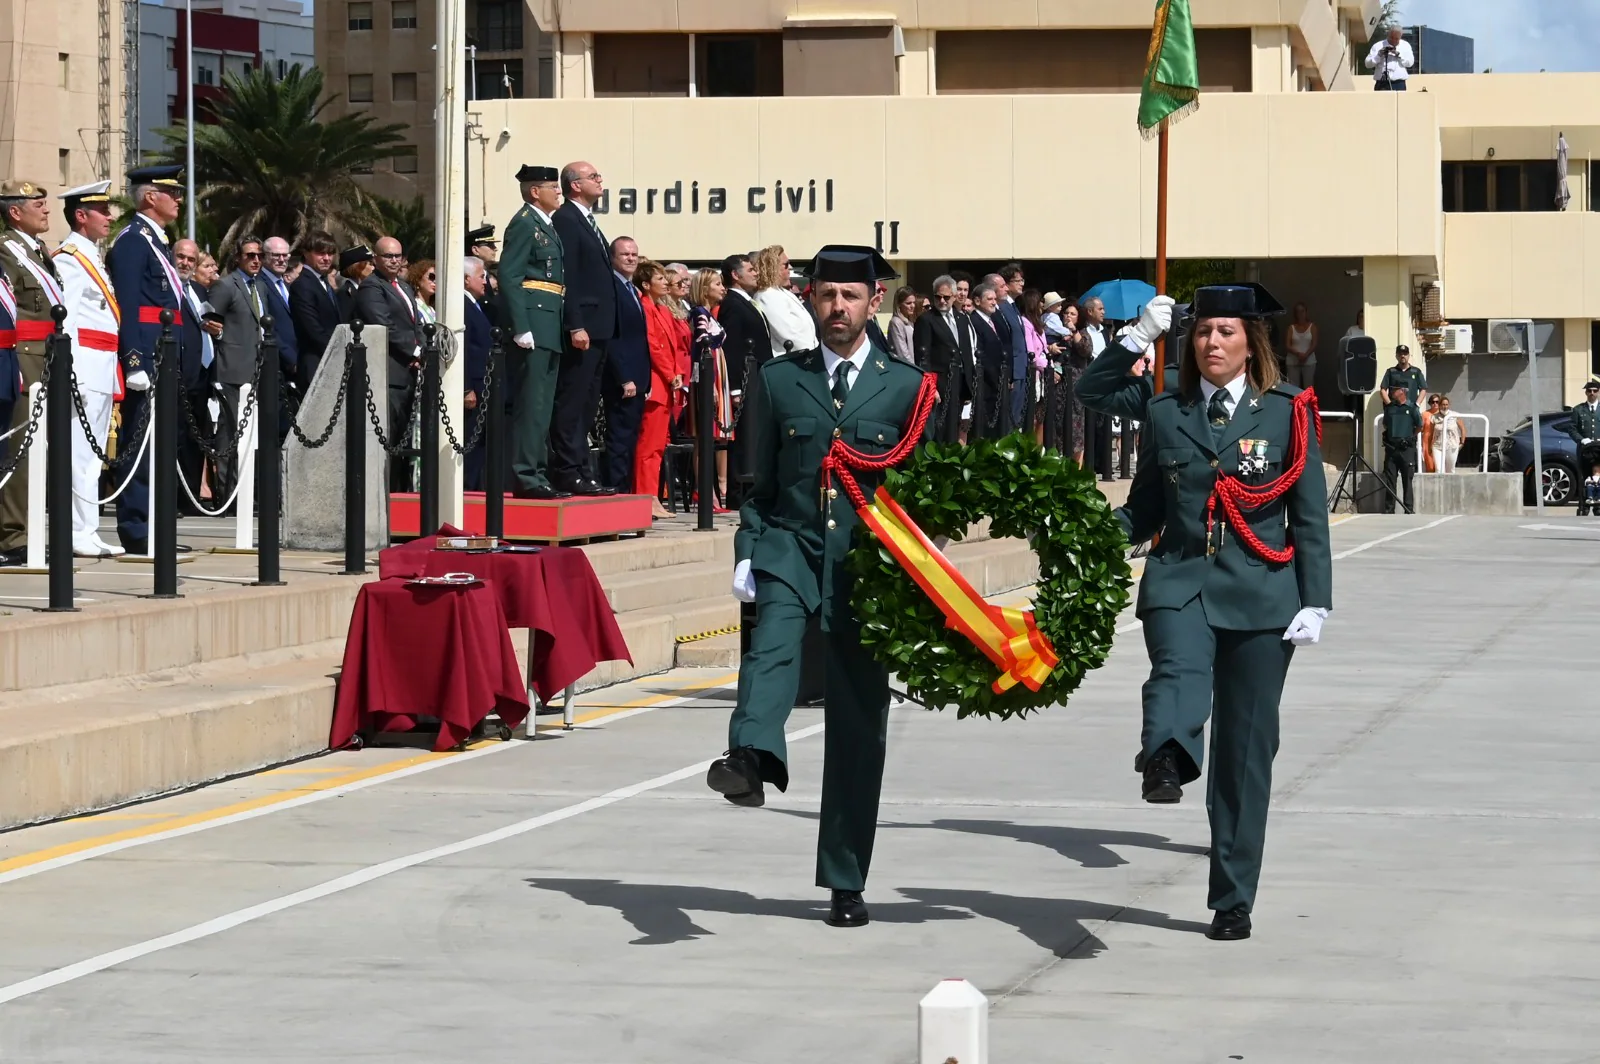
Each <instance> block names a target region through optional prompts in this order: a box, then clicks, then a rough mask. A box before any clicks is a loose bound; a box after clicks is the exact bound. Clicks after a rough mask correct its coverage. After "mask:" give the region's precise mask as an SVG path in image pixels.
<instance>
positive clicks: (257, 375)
mask: <svg viewBox="0 0 1600 1064" xmlns="http://www.w3.org/2000/svg"><path fill="white" fill-rule="evenodd" d="M260 391H261V353H260V351H257V352H256V368H255V372H254V373H252V374H251V376H250V396H249V398H247V399H246V400H245V403H244V409H243V410H241V411H240V412H239V423H238V424H237V425H236V426H234V430H233V442H232V443H231V444H229V445H228V447H227V448H226V449H225V450H218V449H216V448H215V446H214V443H211V444H208V443H207V442H206V435H205V433H204V432H203V431H202V430H201V428H200V422H199V421H198V420H197V419H196V418H195V416H194V408H193V407H192V406H190V405H189V389H187V388H179V389H178V398H179V400H180V402H179V405H180V406H181V407H182V408H183V416H184V419H185V420H186V421H188V423H189V435H190V436H191V437H193V439H194V442H195V445H196V446H198V447H199V448H200V450H202V451H203V452H205V455H206V457H207V458H210V459H211V460H212V461H213V462H221V461H223V460H224V459H228V458H234V457H237V456H238V454H239V441H240V440H242V439H244V431H245V428H246V427H247V426H248V425H249V424H250V419H251V418H253V417H254V416H255V410H256V399H257V398H258V393H259V392H260ZM211 439H212V440H213V441H215V440H216V435H215V434H213V435H212V437H211Z"/></svg>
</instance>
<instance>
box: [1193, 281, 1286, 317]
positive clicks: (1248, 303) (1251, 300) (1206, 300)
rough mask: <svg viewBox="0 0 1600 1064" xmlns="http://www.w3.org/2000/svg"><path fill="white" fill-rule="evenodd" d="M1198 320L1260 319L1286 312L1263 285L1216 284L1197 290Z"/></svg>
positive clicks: (1195, 313) (1194, 304)
mask: <svg viewBox="0 0 1600 1064" xmlns="http://www.w3.org/2000/svg"><path fill="white" fill-rule="evenodd" d="M1193 313H1194V316H1195V318H1196V319H1197V320H1198V319H1200V318H1244V319H1247V320H1259V319H1261V318H1271V317H1275V316H1277V315H1279V314H1282V313H1283V304H1282V303H1279V302H1278V301H1277V300H1276V299H1274V298H1273V296H1272V293H1271V292H1268V291H1267V290H1266V289H1265V288H1263V287H1262V286H1261V285H1259V284H1256V283H1254V282H1249V283H1246V284H1213V285H1206V286H1205V287H1203V288H1196V289H1195V290H1194V303H1193Z"/></svg>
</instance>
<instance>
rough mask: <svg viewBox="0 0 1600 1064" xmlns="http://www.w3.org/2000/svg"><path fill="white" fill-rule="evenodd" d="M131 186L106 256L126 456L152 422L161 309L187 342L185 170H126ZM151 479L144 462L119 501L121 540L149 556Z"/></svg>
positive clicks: (177, 334) (178, 337)
mask: <svg viewBox="0 0 1600 1064" xmlns="http://www.w3.org/2000/svg"><path fill="white" fill-rule="evenodd" d="M128 184H129V185H130V186H131V187H132V191H133V204H134V212H135V213H134V215H133V217H132V218H131V219H130V220H129V222H128V224H127V226H126V227H124V228H123V230H122V232H120V233H118V234H117V237H116V239H115V240H113V241H112V242H111V250H110V251H108V252H107V253H106V270H107V271H108V272H109V273H110V274H111V288H112V290H113V291H114V292H115V293H116V297H117V307H118V310H119V311H120V317H121V322H122V324H121V326H120V328H119V329H118V331H117V346H118V348H119V350H120V355H121V359H122V377H123V382H124V387H125V389H126V395H125V396H124V397H123V400H122V430H121V434H120V436H119V441H118V445H119V447H120V448H121V449H122V450H123V451H127V450H135V449H137V448H138V446H139V441H140V437H136V436H135V435H134V433H136V432H137V431H138V427H139V426H140V425H148V424H149V422H150V418H149V408H150V401H151V399H152V398H153V397H152V395H151V394H150V384H151V373H150V371H151V370H152V369H153V368H154V366H155V359H156V358H157V357H158V356H159V355H160V351H159V348H160V345H161V312H162V311H165V310H170V311H172V315H173V326H172V335H173V338H174V340H175V341H176V342H177V344H178V345H179V350H180V351H181V349H182V347H181V345H182V343H183V339H182V336H183V333H182V328H181V325H180V323H181V321H182V319H183V311H182V309H181V307H180V301H181V300H182V299H183V281H182V280H181V279H180V278H179V277H178V271H177V267H176V266H174V265H173V261H172V248H171V247H170V246H169V245H168V243H167V231H166V228H167V226H169V225H171V224H172V223H173V222H175V221H177V220H178V213H179V210H180V208H181V207H182V205H183V167H181V166H141V167H138V168H136V169H133V170H129V171H128ZM180 357H181V356H180ZM149 477H150V474H149V465H148V464H147V463H145V462H140V463H139V465H138V469H137V470H136V471H135V472H134V473H133V480H132V481H131V482H130V483H129V484H128V486H127V487H126V488H124V489H123V491H122V494H121V495H119V496H117V539H118V540H119V541H120V542H121V543H122V546H123V548H124V549H125V550H127V551H128V552H129V553H130V554H146V553H148V549H147V547H148V539H147V537H148V534H149V533H148V528H149V516H150V481H149Z"/></svg>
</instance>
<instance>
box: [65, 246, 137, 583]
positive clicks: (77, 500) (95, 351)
mask: <svg viewBox="0 0 1600 1064" xmlns="http://www.w3.org/2000/svg"><path fill="white" fill-rule="evenodd" d="M80 255H81V256H82V257H83V259H84V260H87V265H86V264H85V262H82V261H80V260H79V258H78V256H80ZM54 261H55V267H56V272H57V273H58V274H60V275H61V290H62V294H63V295H65V296H66V307H67V320H66V323H65V328H66V331H67V335H69V336H71V337H72V368H73V370H74V372H75V373H76V374H77V377H78V391H79V392H80V393H81V394H82V396H83V409H84V413H85V414H87V415H88V418H89V424H90V425H91V426H92V427H93V429H94V434H95V442H96V443H98V444H99V445H100V449H101V450H104V449H105V446H106V437H107V436H108V435H109V433H110V431H111V402H112V398H111V397H112V396H113V395H114V394H115V393H116V390H117V333H118V330H119V328H120V325H121V322H120V320H119V318H120V315H119V311H118V308H117V305H116V301H115V298H114V296H113V297H112V298H110V299H108V298H107V293H109V292H111V291H112V289H111V278H110V275H108V274H107V273H106V267H105V262H104V261H103V260H102V259H101V257H100V249H99V248H97V247H96V246H95V245H94V242H93V241H91V240H88V239H86V238H85V237H83V236H82V235H80V234H78V233H73V234H71V235H70V236H68V237H67V239H66V240H65V241H64V242H63V243H62V245H61V247H60V248H59V249H58V250H57V251H56V252H55V260H54ZM91 271H93V274H94V276H91ZM97 277H98V281H99V283H96V278H97ZM102 284H103V285H104V289H103V290H102V288H101V285H102ZM138 442H139V441H137V440H125V441H123V443H124V445H126V446H130V447H137V446H138ZM100 468H101V463H100V458H99V456H98V455H96V454H95V453H94V451H93V450H91V449H90V447H89V443H88V440H86V439H85V438H84V434H83V427H82V425H80V424H78V422H77V418H76V417H74V418H73V427H72V549H73V550H74V551H76V552H79V553H85V554H97V553H100V540H99V528H100V503H99V499H100Z"/></svg>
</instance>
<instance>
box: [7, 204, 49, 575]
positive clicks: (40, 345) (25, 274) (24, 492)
mask: <svg viewBox="0 0 1600 1064" xmlns="http://www.w3.org/2000/svg"><path fill="white" fill-rule="evenodd" d="M47 195H48V194H47V193H46V192H45V190H44V186H42V185H39V184H36V183H34V182H32V181H16V180H12V181H7V182H5V183H4V184H0V211H3V212H4V214H5V228H4V229H0V271H3V272H4V274H5V278H6V280H7V281H9V282H10V284H11V289H12V292H13V293H14V295H15V297H16V302H17V312H16V360H17V363H18V365H19V366H20V368H21V371H22V381H21V383H20V384H19V386H18V395H17V400H16V403H15V405H14V406H13V407H12V409H11V424H10V426H9V428H13V429H15V428H17V427H19V426H21V425H25V424H27V421H28V418H29V417H30V416H31V415H32V413H33V411H32V410H31V409H29V407H28V387H29V386H30V385H32V384H34V383H36V382H37V381H39V380H40V379H42V378H43V376H44V363H45V342H46V340H48V339H49V337H50V334H51V333H52V332H54V331H55V327H56V323H55V319H54V318H53V317H51V314H50V312H51V311H52V310H53V309H54V308H55V307H57V306H58V305H60V304H61V302H62V300H63V299H64V298H65V296H64V295H63V294H62V292H61V278H59V277H57V276H56V271H55V266H54V265H53V264H52V263H51V261H50V256H49V254H47V253H46V252H45V249H44V246H43V245H42V244H40V243H39V238H40V237H41V236H43V235H44V233H45V231H46V230H47V229H49V228H50V203H49V200H48V199H47V198H46V197H47ZM41 431H42V427H41ZM25 434H26V433H25V432H18V433H17V434H16V435H14V436H12V437H11V440H10V441H7V442H9V443H11V448H10V449H9V453H13V454H14V453H16V451H15V448H16V447H17V446H19V445H20V441H21V439H22V437H23V436H24V435H25ZM27 557H28V463H27V461H26V460H24V461H22V462H19V463H18V464H17V468H16V469H15V470H14V471H13V472H12V474H11V479H10V480H9V481H7V482H6V486H5V489H4V491H3V493H0V565H21V564H22V563H23V562H24V561H26V560H27Z"/></svg>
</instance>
